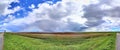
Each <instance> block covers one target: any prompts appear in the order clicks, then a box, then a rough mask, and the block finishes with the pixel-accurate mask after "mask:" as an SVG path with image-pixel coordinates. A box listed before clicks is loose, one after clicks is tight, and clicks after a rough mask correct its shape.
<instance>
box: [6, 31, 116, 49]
mask: <svg viewBox="0 0 120 50" xmlns="http://www.w3.org/2000/svg"><path fill="white" fill-rule="evenodd" d="M115 42H116V33H114V32H101V33H100V32H94V33H89V32H87V33H72V32H71V33H70V32H69V33H35V32H31V33H24V32H21V33H5V35H4V50H116V49H115V44H116V43H115Z"/></svg>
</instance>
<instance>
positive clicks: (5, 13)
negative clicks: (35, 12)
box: [3, 6, 22, 15]
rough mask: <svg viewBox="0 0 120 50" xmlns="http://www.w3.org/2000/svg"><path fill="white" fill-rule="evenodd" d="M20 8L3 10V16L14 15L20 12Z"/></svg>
mask: <svg viewBox="0 0 120 50" xmlns="http://www.w3.org/2000/svg"><path fill="white" fill-rule="evenodd" d="M21 9H22V8H21V7H20V6H17V7H15V8H14V9H7V8H5V10H4V13H3V15H7V14H11V13H15V12H16V11H19V10H21Z"/></svg>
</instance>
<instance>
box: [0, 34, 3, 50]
mask: <svg viewBox="0 0 120 50" xmlns="http://www.w3.org/2000/svg"><path fill="white" fill-rule="evenodd" d="M2 49H3V34H2V33H0V50H2Z"/></svg>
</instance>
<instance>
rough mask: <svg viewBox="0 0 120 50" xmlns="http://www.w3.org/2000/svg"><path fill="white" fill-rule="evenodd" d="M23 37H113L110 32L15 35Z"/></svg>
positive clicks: (20, 33)
mask: <svg viewBox="0 0 120 50" xmlns="http://www.w3.org/2000/svg"><path fill="white" fill-rule="evenodd" d="M13 34H17V35H21V36H27V37H32V38H47V37H49V38H50V37H57V38H78V37H81V38H90V37H98V36H109V35H111V34H110V33H109V32H102V33H101V32H97V33H93V32H89V33H87V32H85V33H79V32H54V33H50V32H49V33H45V32H19V33H13Z"/></svg>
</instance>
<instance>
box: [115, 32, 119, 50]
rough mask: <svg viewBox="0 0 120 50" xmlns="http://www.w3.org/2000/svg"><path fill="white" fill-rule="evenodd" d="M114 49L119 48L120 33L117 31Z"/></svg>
mask: <svg viewBox="0 0 120 50" xmlns="http://www.w3.org/2000/svg"><path fill="white" fill-rule="evenodd" d="M116 50H120V33H117V43H116Z"/></svg>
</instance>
